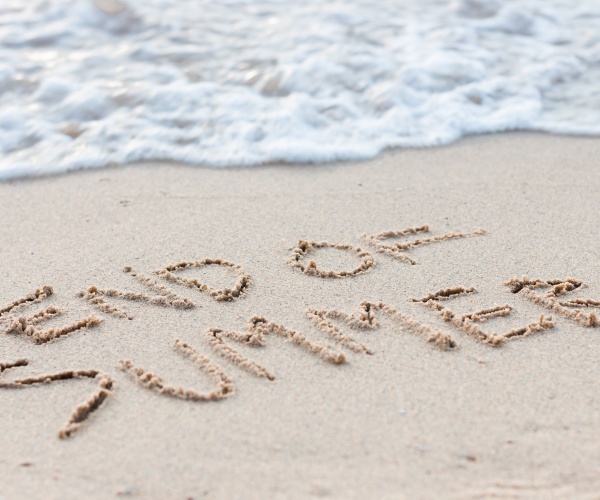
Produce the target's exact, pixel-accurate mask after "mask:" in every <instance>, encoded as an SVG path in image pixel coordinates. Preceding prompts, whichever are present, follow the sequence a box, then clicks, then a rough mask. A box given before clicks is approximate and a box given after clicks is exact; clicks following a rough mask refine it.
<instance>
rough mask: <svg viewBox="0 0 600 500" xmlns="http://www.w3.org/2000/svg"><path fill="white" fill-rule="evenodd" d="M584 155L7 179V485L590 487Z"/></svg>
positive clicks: (125, 490) (331, 494)
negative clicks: (366, 236) (516, 280)
mask: <svg viewBox="0 0 600 500" xmlns="http://www.w3.org/2000/svg"><path fill="white" fill-rule="evenodd" d="M598 158H600V141H599V140H598V139H585V138H565V137H553V136H546V135H532V134H506V135H499V136H489V137H479V138H472V139H469V140H465V141H462V142H460V143H459V144H456V145H453V146H450V147H444V148H439V149H432V150H414V151H391V152H388V153H386V154H385V155H383V156H381V157H380V158H378V159H377V160H374V161H371V162H366V163H362V164H337V165H329V166H270V167H264V168H254V169H230V170H206V169H201V168H191V167H186V166H173V165H160V164H153V165H136V166H131V167H128V168H117V169H105V170H99V171H94V172H90V171H88V172H80V173H75V174H70V175H65V176H60V177H54V178H45V179H34V180H24V181H18V182H11V183H5V184H0V235H1V244H0V310H2V309H5V312H4V313H2V318H3V319H2V323H1V324H0V329H1V330H2V331H6V332H7V333H5V334H3V335H0V363H3V364H4V365H3V367H4V368H5V369H4V370H3V373H2V375H1V376H0V380H1V381H2V384H1V387H0V405H1V411H2V432H1V433H0V450H1V453H0V498H1V499H2V500H8V499H17V498H39V499H47V498H57V499H58V498H60V499H80V498H102V499H104V498H117V497H132V498H160V499H162V498H169V499H171V498H173V499H186V498H194V499H199V498H312V497H325V498H344V499H345V498H410V499H413V498H417V499H419V498H436V499H437V498H600V493H599V492H600V363H599V359H600V328H599V327H597V326H594V325H595V323H596V322H597V318H596V316H594V311H596V312H597V313H600V309H599V308H597V307H596V306H599V305H600V303H598V302H597V301H599V300H600V268H599V266H598V263H599V262H600V245H599V242H600V239H599V238H600V217H599V209H600V194H599V192H600V169H598ZM425 224H428V225H429V228H430V231H429V232H425V229H421V230H417V229H415V230H414V231H412V232H411V231H409V233H411V234H405V235H400V236H397V237H395V238H386V237H385V235H384V236H382V237H380V238H371V239H370V241H365V240H364V239H361V235H363V234H369V235H377V234H379V233H382V232H384V231H401V230H405V229H407V228H419V227H421V226H423V225H425ZM480 228H482V229H484V230H485V232H486V233H485V234H483V235H480V234H473V235H471V236H468V237H460V238H459V237H456V238H454V237H453V238H450V239H447V240H444V241H439V242H427V241H425V242H424V243H423V244H421V245H416V246H414V245H412V246H411V245H404V247H402V246H400V247H399V246H394V243H398V242H400V243H406V242H414V241H415V240H416V239H420V240H423V239H427V238H431V237H436V236H442V235H445V234H448V233H459V232H463V233H471V232H473V231H476V230H478V229H480ZM299 240H304V241H305V242H308V243H298V242H299ZM310 242H317V243H320V242H327V243H328V244H329V245H324V246H323V245H314V244H312V243H310ZM333 245H339V246H341V247H334V246H333ZM345 246H350V247H351V248H346V247H345ZM356 247H360V249H361V250H360V251H359V250H357V249H356ZM385 247H387V248H385ZM365 251H366V252H367V253H365ZM204 259H209V260H204ZM220 259H223V260H225V261H227V262H228V263H230V264H232V265H231V266H230V265H223V263H222V262H220ZM195 262H199V267H194V265H193V263H195ZM413 262H415V263H416V264H413ZM179 263H182V265H181V266H179V267H178V266H177V264H179ZM127 266H129V267H131V269H130V270H129V269H128V270H127V272H125V273H124V272H123V270H124V268H126V267H127ZM168 266H171V267H168ZM302 269H304V272H303V271H302ZM161 270H162V274H160V275H157V274H154V272H156V271H161ZM353 270H355V272H353ZM328 271H332V274H334V275H335V276H337V277H329V276H328V274H329V273H328ZM344 273H347V275H346V276H342V274H344ZM132 274H134V275H135V276H132ZM140 274H143V276H140ZM523 275H527V276H529V279H530V280H534V279H538V280H541V281H538V282H521V283H516V284H515V283H513V287H512V288H511V287H509V286H506V285H505V283H506V282H507V281H509V280H510V279H512V278H519V279H521V278H522V276H523ZM567 278H573V280H572V281H570V282H568V281H566V279H567ZM548 280H556V281H555V282H553V283H548ZM44 285H50V286H52V291H53V293H52V294H50V291H49V289H46V291H45V292H44V291H43V290H40V292H39V294H38V297H37V300H38V302H37V303H33V302H35V300H36V297H35V296H33V297H32V298H31V300H30V299H27V298H26V297H27V295H28V294H31V293H33V292H34V291H35V290H36V289H41V288H42V287H43V286H44ZM89 287H95V288H89ZM452 287H462V288H463V289H464V290H463V293H458V292H459V290H458V289H457V290H455V291H454V292H453V291H448V292H444V293H440V294H438V295H433V296H431V297H430V301H429V302H427V301H421V302H415V301H411V299H422V298H424V297H427V296H428V295H430V294H432V293H434V292H436V291H438V290H446V289H449V288H452ZM471 288H474V290H471ZM227 289H229V290H227ZM86 290H87V291H86ZM81 292H84V293H83V296H80V293H81ZM126 292H132V293H130V294H129V295H128V294H127V293H126ZM467 292H468V293H467ZM513 292H518V293H513ZM533 294H535V295H533ZM24 297H25V300H26V301H27V300H29V301H28V302H25V303H23V304H22V305H21V306H18V305H17V306H15V305H12V306H11V305H10V304H12V303H13V302H14V301H16V300H18V299H20V298H24ZM536 297H537V299H536ZM442 299H445V300H442ZM575 299H583V300H580V301H579V302H578V301H577V300H575ZM588 299H590V301H589V302H587V303H583V301H585V300H588ZM361 303H363V304H362V305H361ZM561 304H562V305H561ZM496 306H497V307H496ZM505 306H510V307H505ZM490 308H491V310H490ZM6 309H10V310H6ZM577 310H580V312H579V313H578V312H574V311H577ZM40 311H43V312H42V313H41V314H39V315H37V316H35V315H36V313H38V312H40ZM476 311H479V314H478V315H472V314H471V315H470V316H468V314H469V313H474V312H476ZM307 313H308V316H307ZM542 315H543V317H541V316H542ZM442 316H443V317H442ZM549 317H552V320H550V319H549ZM251 319H252V320H251ZM98 320H99V321H98ZM445 320H446V321H445ZM486 320H487V321H486ZM377 322H380V326H379V327H377V325H376V323H377ZM97 323H99V324H97ZM509 332H512V333H511V334H510V335H505V334H508V333H509ZM515 332H516V333H515ZM524 334H527V336H524ZM176 339H178V342H177V343H176ZM496 344H497V345H496ZM19 360H27V364H26V363H25V361H21V362H20V363H17V364H18V365H21V366H15V367H13V368H11V367H10V364H11V363H15V362H17V361H19ZM69 370H75V371H73V372H69ZM46 375H47V376H49V378H47V380H46V383H41V382H43V381H44V379H46V377H45V376H46ZM180 386H181V387H182V389H181V390H180V389H179V387H180ZM59 433H61V436H62V439H61V438H60V437H59Z"/></svg>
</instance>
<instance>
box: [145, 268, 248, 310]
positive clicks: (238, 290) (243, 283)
mask: <svg viewBox="0 0 600 500" xmlns="http://www.w3.org/2000/svg"><path fill="white" fill-rule="evenodd" d="M202 266H223V267H228V268H230V269H232V270H233V271H234V272H235V274H236V275H237V277H238V279H237V281H236V282H235V284H234V285H233V287H231V288H222V289H218V290H215V289H213V288H210V287H209V286H208V285H206V284H205V283H201V282H200V281H198V280H197V279H194V278H181V277H180V276H177V275H176V274H175V273H176V272H177V271H181V270H183V269H189V268H192V267H202ZM156 274H158V275H159V276H161V277H162V278H164V279H166V280H168V281H172V282H174V283H179V284H180V285H183V286H187V287H189V288H195V289H197V290H199V291H201V292H207V293H208V294H209V295H210V296H211V297H212V298H213V299H215V300H216V301H217V302H223V301H225V302H230V301H232V300H236V299H239V298H240V297H242V296H244V295H245V294H246V291H247V290H248V287H249V286H250V283H251V279H250V275H249V274H248V273H247V272H246V271H244V269H243V268H242V266H239V265H237V264H233V263H231V262H227V261H226V260H223V259H203V260H199V261H196V262H180V263H179V264H171V265H168V266H167V267H166V268H165V269H161V270H160V271H157V272H156Z"/></svg>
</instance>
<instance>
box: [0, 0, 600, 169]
mask: <svg viewBox="0 0 600 500" xmlns="http://www.w3.org/2000/svg"><path fill="white" fill-rule="evenodd" d="M505 130H539V131H548V132H555V133H566V134H586V135H600V2H598V0H580V1H579V2H576V3H573V2H572V1H566V0H514V1H510V0H506V1H502V2H501V1H497V2H494V1H485V0H461V1H457V2H454V3H451V2H445V1H440V0H405V1H403V2H398V1H396V0H380V1H378V2H373V1H372V0H352V1H350V0H344V1H341V0H339V1H337V0H303V1H302V2H289V1H284V0H260V1H259V0H219V1H218V2H215V1H208V0H178V1H174V0H144V1H141V0H140V1H134V0H128V1H127V3H126V0H28V1H27V2H23V1H22V0H3V1H2V4H1V5H0V153H1V157H0V178H10V177H18V176H23V175H35V174H44V173H52V172H61V171H65V170H69V169H75V168H93V167H102V166H106V165H108V164H122V163H130V162H135V161H140V160H176V161H183V162H188V163H194V164H203V165H209V166H215V167H218V166H227V165H254V164H257V163H264V162H276V161H286V162H323V161H331V160H340V159H366V158H371V157H373V156H375V155H377V154H378V153H379V152H380V151H382V150H383V149H384V148H388V147H409V146H413V147H414V146H434V145H438V144H446V143H449V142H451V141H454V140H456V139H458V138H460V137H462V136H464V135H467V134H479V133H487V132H498V131H505Z"/></svg>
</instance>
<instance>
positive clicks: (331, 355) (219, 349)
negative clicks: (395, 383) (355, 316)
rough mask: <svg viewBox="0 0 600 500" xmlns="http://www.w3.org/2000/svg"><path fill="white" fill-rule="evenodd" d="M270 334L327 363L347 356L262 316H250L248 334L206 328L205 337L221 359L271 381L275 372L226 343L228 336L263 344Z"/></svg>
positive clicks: (250, 344)
mask: <svg viewBox="0 0 600 500" xmlns="http://www.w3.org/2000/svg"><path fill="white" fill-rule="evenodd" d="M269 334H275V335H278V336H280V337H283V338H286V339H288V340H291V341H292V343H293V344H295V345H297V346H299V347H301V348H302V349H304V350H305V351H307V352H309V353H310V354H313V355H315V356H318V357H319V358H321V359H323V360H324V361H327V362H328V363H332V364H334V365H340V364H343V363H345V362H346V357H345V356H344V354H343V353H341V352H335V351H333V350H332V349H331V347H329V346H326V345H323V344H319V343H316V342H311V341H310V340H308V339H307V338H306V337H305V336H304V335H302V334H301V333H300V332H298V331H296V330H291V329H289V328H286V327H285V326H283V325H279V324H277V323H273V322H270V321H267V320H266V319H265V318H263V317H261V316H253V317H252V318H250V321H249V322H248V333H239V332H232V331H224V330H220V329H218V328H209V329H208V330H207V331H206V338H207V339H208V342H209V344H210V345H211V346H212V348H213V349H214V351H215V352H216V353H217V354H218V355H219V356H221V357H222V358H224V359H227V360H229V361H230V362H231V363H233V364H234V365H237V366H239V367H240V368H242V369H243V370H245V371H247V372H248V373H251V374H252V375H254V376H256V377H261V378H267V379H269V380H274V379H275V375H273V374H272V373H271V372H270V371H269V370H268V369H266V368H265V367H263V366H261V365H259V364H258V363H256V362H254V361H252V360H250V359H248V358H246V357H245V356H242V355H241V354H240V353H239V352H238V351H236V350H235V349H234V348H233V347H231V346H230V345H229V344H226V343H225V339H230V340H234V341H236V342H239V343H241V344H245V345H248V346H251V347H263V346H265V344H266V339H265V336H266V335H269Z"/></svg>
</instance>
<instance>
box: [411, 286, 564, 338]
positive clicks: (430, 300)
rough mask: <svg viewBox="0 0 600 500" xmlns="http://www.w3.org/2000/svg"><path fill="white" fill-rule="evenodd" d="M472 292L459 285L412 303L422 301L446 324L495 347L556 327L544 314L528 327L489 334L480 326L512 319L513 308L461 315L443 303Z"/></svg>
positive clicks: (472, 291)
mask: <svg viewBox="0 0 600 500" xmlns="http://www.w3.org/2000/svg"><path fill="white" fill-rule="evenodd" d="M471 293H475V289H474V288H464V287H461V286H457V287H453V288H446V289H442V290H437V291H436V292H433V293H430V294H429V295H427V296H426V297H423V298H421V299H412V301H413V302H422V303H423V304H425V305H426V306H427V307H429V308H430V309H433V310H434V311H437V312H438V313H439V315H440V316H441V317H442V319H443V320H444V321H445V322H447V323H451V324H452V325H454V326H455V327H456V328H458V329H460V330H462V331H464V332H465V333H467V334H468V335H471V336H472V337H474V338H476V339H477V340H479V341H480V342H482V343H484V344H489V345H492V346H499V345H501V344H503V343H504V342H506V341H507V340H510V339H512V338H515V337H527V336H528V335H532V334H534V333H538V332H541V331H544V330H547V329H549V328H553V327H554V323H553V322H552V318H546V317H544V315H541V316H540V318H539V320H538V321H536V322H533V323H530V324H528V325H527V326H524V327H521V328H513V329H512V330H510V331H509V332H506V333H503V334H498V333H487V332H485V331H484V330H483V329H482V328H481V327H480V326H479V324H478V323H485V322H486V321H488V320H489V319H492V318H498V317H502V316H509V315H510V314H511V313H512V310H513V308H512V306H509V305H508V304H505V305H503V306H498V305H495V306H494V307H490V308H486V309H481V310H479V311H476V312H472V313H467V314H462V315H458V314H456V313H454V312H453V311H452V310H450V309H449V308H447V307H445V306H444V305H443V304H441V303H440V302H442V301H445V300H449V299H453V298H456V297H460V296H464V295H467V294H471Z"/></svg>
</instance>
